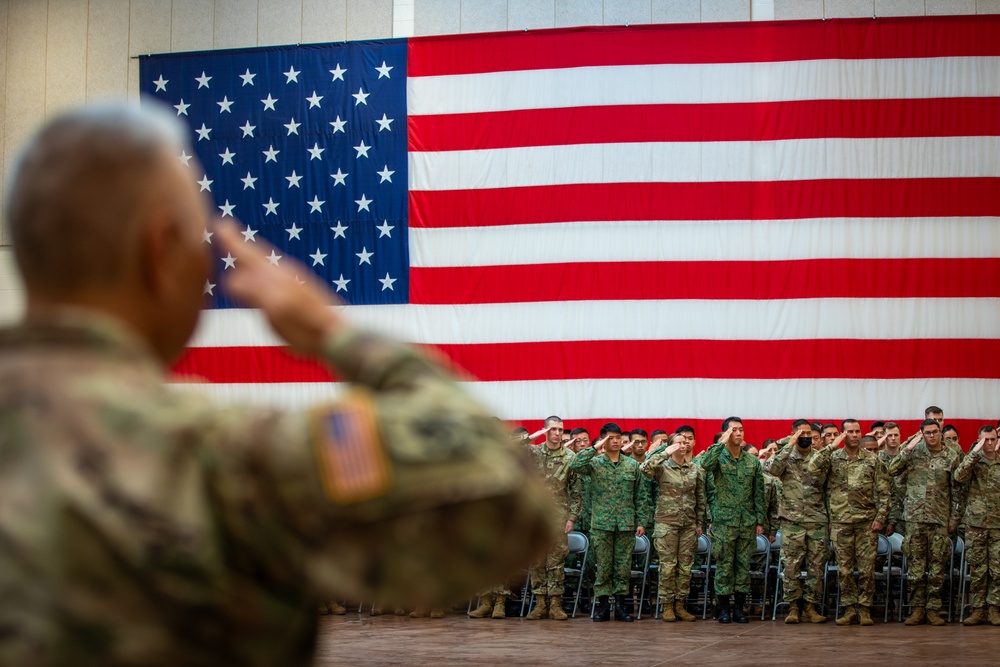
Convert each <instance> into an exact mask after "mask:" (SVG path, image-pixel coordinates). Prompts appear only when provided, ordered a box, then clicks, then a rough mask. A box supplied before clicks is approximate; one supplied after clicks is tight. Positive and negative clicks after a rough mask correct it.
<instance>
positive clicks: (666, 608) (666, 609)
mask: <svg viewBox="0 0 1000 667" xmlns="http://www.w3.org/2000/svg"><path fill="white" fill-rule="evenodd" d="M660 620H661V621H666V622H667V623H673V622H674V621H676V620H677V616H676V615H675V614H674V606H673V605H671V604H664V605H663V611H662V612H661V615H660Z"/></svg>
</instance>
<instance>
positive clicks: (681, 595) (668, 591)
mask: <svg viewBox="0 0 1000 667" xmlns="http://www.w3.org/2000/svg"><path fill="white" fill-rule="evenodd" d="M653 544H654V545H655V546H656V553H658V554H659V557H660V570H659V572H660V574H659V577H660V584H659V588H658V590H657V593H658V595H659V596H660V599H661V600H663V601H664V602H666V603H667V604H670V602H671V601H672V600H680V601H682V602H683V601H684V600H686V599H687V596H688V593H689V592H690V589H691V567H692V566H693V565H694V552H695V550H696V549H697V548H698V533H697V531H696V530H695V526H694V524H693V523H692V524H682V525H680V526H668V525H665V524H660V525H659V529H658V530H654V531H653Z"/></svg>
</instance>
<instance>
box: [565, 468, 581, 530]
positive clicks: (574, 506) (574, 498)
mask: <svg viewBox="0 0 1000 667" xmlns="http://www.w3.org/2000/svg"><path fill="white" fill-rule="evenodd" d="M566 481H567V488H566V491H567V493H568V494H569V503H568V504H567V506H566V513H567V518H568V519H569V520H570V521H572V522H573V523H576V522H577V521H579V520H580V513H581V512H582V511H583V480H581V479H580V476H579V475H577V474H576V473H575V472H573V471H572V470H571V471H570V473H569V477H567V480H566Z"/></svg>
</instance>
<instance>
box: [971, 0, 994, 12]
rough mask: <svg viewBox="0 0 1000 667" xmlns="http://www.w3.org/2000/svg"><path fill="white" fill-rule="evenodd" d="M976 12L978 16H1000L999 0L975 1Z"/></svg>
mask: <svg viewBox="0 0 1000 667" xmlns="http://www.w3.org/2000/svg"><path fill="white" fill-rule="evenodd" d="M976 12H977V13H979V14H1000V0H976Z"/></svg>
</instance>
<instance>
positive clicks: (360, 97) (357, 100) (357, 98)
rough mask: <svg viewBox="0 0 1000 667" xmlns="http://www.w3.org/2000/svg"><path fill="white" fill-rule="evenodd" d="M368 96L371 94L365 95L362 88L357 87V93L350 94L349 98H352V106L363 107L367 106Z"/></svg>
mask: <svg viewBox="0 0 1000 667" xmlns="http://www.w3.org/2000/svg"><path fill="white" fill-rule="evenodd" d="M369 95H371V93H366V92H365V89H364V88H360V87H359V88H358V92H356V93H351V97H353V98H354V106H358V105H359V104H364V105H365V106H368V96H369Z"/></svg>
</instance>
